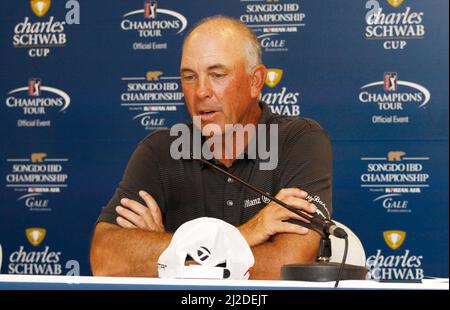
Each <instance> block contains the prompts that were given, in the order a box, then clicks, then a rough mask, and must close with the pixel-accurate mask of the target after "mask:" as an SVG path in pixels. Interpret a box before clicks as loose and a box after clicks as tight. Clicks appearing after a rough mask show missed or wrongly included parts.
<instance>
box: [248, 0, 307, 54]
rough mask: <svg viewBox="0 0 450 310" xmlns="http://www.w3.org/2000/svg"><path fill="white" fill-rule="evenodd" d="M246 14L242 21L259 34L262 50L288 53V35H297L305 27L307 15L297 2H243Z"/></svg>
mask: <svg viewBox="0 0 450 310" xmlns="http://www.w3.org/2000/svg"><path fill="white" fill-rule="evenodd" d="M241 3H242V4H244V13H243V14H242V15H241V16H240V20H241V21H242V22H244V23H246V24H247V26H249V27H250V28H252V29H253V31H254V32H255V33H256V34H257V36H258V39H259V41H260V44H261V48H262V50H263V51H265V52H286V51H288V50H289V49H288V41H287V38H288V34H289V33H297V32H298V31H300V28H301V27H304V26H305V19H306V14H305V13H303V12H301V11H300V4H298V3H295V2H291V3H288V2H283V3H278V1H268V2H267V3H264V0H263V1H258V3H255V2H250V1H248V0H241Z"/></svg>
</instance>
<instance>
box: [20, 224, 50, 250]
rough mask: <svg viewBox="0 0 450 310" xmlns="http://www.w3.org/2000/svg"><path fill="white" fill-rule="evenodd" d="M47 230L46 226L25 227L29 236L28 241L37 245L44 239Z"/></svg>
mask: <svg viewBox="0 0 450 310" xmlns="http://www.w3.org/2000/svg"><path fill="white" fill-rule="evenodd" d="M46 232H47V231H46V229H45V228H38V227H33V228H27V229H25V235H26V236H27V239H28V242H30V244H31V245H33V246H35V247H36V246H38V245H39V244H41V243H42V241H44V238H45V234H46Z"/></svg>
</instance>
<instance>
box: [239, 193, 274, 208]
mask: <svg viewBox="0 0 450 310" xmlns="http://www.w3.org/2000/svg"><path fill="white" fill-rule="evenodd" d="M269 202H270V199H269V198H267V197H266V196H263V195H261V197H257V198H254V199H245V200H244V208H248V207H253V206H257V205H259V204H261V203H264V204H267V203H269Z"/></svg>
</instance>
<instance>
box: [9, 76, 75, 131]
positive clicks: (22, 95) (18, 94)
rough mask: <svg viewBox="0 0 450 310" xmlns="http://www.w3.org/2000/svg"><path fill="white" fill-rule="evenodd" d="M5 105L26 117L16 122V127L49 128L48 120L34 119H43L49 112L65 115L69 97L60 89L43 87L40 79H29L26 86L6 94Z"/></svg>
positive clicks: (49, 122)
mask: <svg viewBox="0 0 450 310" xmlns="http://www.w3.org/2000/svg"><path fill="white" fill-rule="evenodd" d="M5 104H6V107H7V108H9V109H13V110H19V111H20V112H21V114H22V116H23V117H26V119H18V120H17V127H50V126H51V121H50V120H48V119H47V120H44V119H40V118H35V117H44V116H45V115H47V114H49V111H51V110H56V111H58V112H62V113H65V111H66V109H67V108H68V107H69V105H70V97H69V95H68V94H67V93H66V92H64V91H63V90H61V89H58V88H55V87H51V86H44V84H43V81H42V79H40V78H30V79H29V80H28V85H27V86H23V87H19V88H16V89H13V90H11V91H10V92H8V96H7V97H6V101H5ZM30 117H31V119H30Z"/></svg>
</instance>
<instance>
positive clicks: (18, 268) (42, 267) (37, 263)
mask: <svg viewBox="0 0 450 310" xmlns="http://www.w3.org/2000/svg"><path fill="white" fill-rule="evenodd" d="M46 235H47V230H46V229H45V228H41V227H32V228H27V229H26V230H25V236H26V239H27V240H28V243H29V245H28V246H26V245H21V246H20V247H19V249H18V250H16V251H14V252H12V253H11V255H10V256H9V264H8V273H9V274H32V275H60V274H61V273H62V266H61V252H60V251H52V249H51V248H50V246H48V245H45V246H42V245H41V244H42V243H43V242H44V239H45V237H46ZM30 245H31V247H30Z"/></svg>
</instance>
